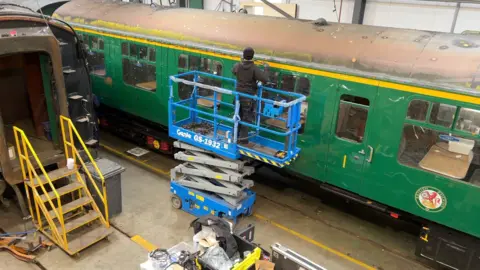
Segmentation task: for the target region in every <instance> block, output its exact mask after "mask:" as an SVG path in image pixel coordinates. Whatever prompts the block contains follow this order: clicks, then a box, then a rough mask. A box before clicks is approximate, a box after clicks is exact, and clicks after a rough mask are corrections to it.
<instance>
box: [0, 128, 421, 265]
mask: <svg viewBox="0 0 480 270" xmlns="http://www.w3.org/2000/svg"><path fill="white" fill-rule="evenodd" d="M102 142H103V143H104V144H105V145H107V146H109V147H108V148H109V149H110V150H114V151H117V154H121V155H124V154H123V153H124V151H125V150H128V149H130V148H133V147H134V145H132V144H130V143H127V142H125V141H123V140H120V139H118V138H116V137H113V136H111V135H108V134H103V135H102ZM99 154H100V156H102V157H106V158H109V159H111V160H113V161H115V162H117V163H119V164H121V165H122V166H124V167H125V168H126V171H125V172H124V173H123V175H122V195H123V212H122V213H121V214H120V215H119V216H116V217H114V218H112V224H113V226H114V227H115V228H116V231H115V233H114V234H113V235H112V236H111V237H109V240H108V241H101V242H99V243H98V244H96V245H94V246H92V247H91V248H89V249H87V250H85V251H83V252H82V253H81V255H80V256H79V257H70V256H68V255H67V254H66V253H64V252H63V251H61V250H60V249H58V248H55V249H53V250H52V251H50V252H46V251H45V252H42V253H41V254H40V255H39V256H38V261H39V262H40V263H41V264H42V265H43V267H45V268H46V269H48V270H50V269H139V264H140V263H142V262H144V261H145V260H146V257H147V251H146V250H145V249H144V248H142V247H141V246H140V245H138V244H137V243H135V242H134V241H132V240H131V239H130V237H133V236H135V235H139V236H141V237H142V238H144V239H145V240H147V241H148V242H150V243H152V244H153V245H155V246H158V247H162V248H168V247H171V246H173V245H175V244H177V243H178V242H181V241H186V242H189V241H191V238H192V231H191V230H190V229H189V228H188V226H189V223H190V222H191V221H192V220H193V219H194V217H193V216H191V215H190V214H187V213H185V212H183V211H180V210H176V209H173V208H172V207H171V205H170V192H169V178H168V175H166V174H165V173H168V170H169V169H170V168H171V167H172V166H174V165H175V164H176V162H175V161H174V160H171V159H170V158H168V157H165V156H162V155H158V154H154V153H149V154H147V155H145V156H143V157H142V158H140V159H137V160H134V161H136V162H137V163H139V162H141V163H142V164H144V165H143V166H144V167H148V168H147V169H146V168H144V167H141V166H139V165H138V164H136V162H132V160H127V159H125V158H123V157H121V156H119V155H113V154H112V152H109V151H105V150H102V151H100V153H99ZM130 159H134V158H130ZM254 190H255V191H256V192H257V195H258V198H257V202H256V204H255V207H254V215H253V216H251V217H246V218H242V219H241V220H240V222H239V224H238V226H239V227H242V226H246V225H247V224H254V225H255V228H256V233H255V242H257V243H259V244H261V246H263V247H264V248H266V249H269V246H270V245H272V244H273V243H275V242H279V243H281V244H282V245H285V246H288V247H290V248H291V249H293V250H295V251H297V252H298V253H300V254H302V255H304V256H306V257H308V258H310V259H311V260H312V261H314V262H316V263H318V264H320V265H322V266H324V267H326V268H327V269H375V268H377V269H429V268H426V267H425V266H424V263H425V262H423V261H421V262H419V261H416V259H415V257H414V255H413V250H414V246H415V244H414V241H415V236H413V235H410V234H407V233H404V232H398V231H393V230H392V229H389V228H385V227H384V226H379V225H377V224H374V222H372V221H366V220H363V219H359V218H357V217H355V216H354V215H350V214H348V213H345V212H343V211H339V210H337V209H335V208H332V207H330V206H328V205H326V204H323V203H322V202H321V201H320V200H319V199H318V198H317V197H313V196H309V195H306V194H305V193H302V192H299V191H296V190H293V189H289V188H283V189H276V188H272V187H270V186H268V185H262V184H258V183H257V184H256V186H255V188H254ZM24 224H26V225H24ZM25 226H27V227H25ZM30 227H31V225H30V224H29V222H28V221H27V223H25V222H23V221H22V220H21V219H20V218H19V215H18V211H16V210H15V208H12V207H10V208H9V209H7V210H0V228H2V229H4V230H5V231H19V230H24V229H25V228H26V229H29V228H30ZM387 247H388V248H387ZM7 267H8V268H7ZM0 269H38V267H37V266H35V265H31V264H26V263H23V262H19V261H17V260H16V259H14V258H13V257H12V256H10V255H9V254H7V253H0Z"/></svg>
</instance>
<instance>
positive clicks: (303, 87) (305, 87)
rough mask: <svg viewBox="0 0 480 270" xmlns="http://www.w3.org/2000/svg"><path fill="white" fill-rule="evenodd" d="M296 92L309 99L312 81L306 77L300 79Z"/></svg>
mask: <svg viewBox="0 0 480 270" xmlns="http://www.w3.org/2000/svg"><path fill="white" fill-rule="evenodd" d="M295 92H297V93H299V94H302V95H304V96H307V97H308V96H309V95H310V80H309V79H307V78H305V77H300V78H298V80H297V87H296V88H295Z"/></svg>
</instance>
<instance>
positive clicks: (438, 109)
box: [429, 103, 457, 128]
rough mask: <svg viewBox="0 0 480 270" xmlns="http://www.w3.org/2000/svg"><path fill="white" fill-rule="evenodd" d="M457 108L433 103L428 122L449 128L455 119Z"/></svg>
mask: <svg viewBox="0 0 480 270" xmlns="http://www.w3.org/2000/svg"><path fill="white" fill-rule="evenodd" d="M456 110H457V107H455V106H452V105H447V104H443V103H433V106H432V111H431V112H430V120H429V122H430V123H432V124H435V125H439V126H444V127H447V128H450V127H451V126H452V123H453V119H454V118H455V111H456Z"/></svg>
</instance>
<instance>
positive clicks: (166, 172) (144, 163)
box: [100, 143, 170, 176]
mask: <svg viewBox="0 0 480 270" xmlns="http://www.w3.org/2000/svg"><path fill="white" fill-rule="evenodd" d="M100 146H101V147H103V148H105V149H106V150H107V151H110V152H112V153H114V154H116V155H118V156H121V157H123V158H126V159H128V160H130V161H132V162H135V163H137V164H140V165H141V166H144V167H146V168H147V169H149V170H152V171H154V172H157V173H159V174H163V175H167V176H170V171H165V170H162V169H159V168H156V167H154V166H151V165H148V164H147V163H146V160H145V161H142V160H138V159H136V158H134V157H131V156H129V155H127V154H125V153H123V152H121V151H119V150H117V149H115V148H113V147H110V146H108V145H105V144H103V143H101V144H100Z"/></svg>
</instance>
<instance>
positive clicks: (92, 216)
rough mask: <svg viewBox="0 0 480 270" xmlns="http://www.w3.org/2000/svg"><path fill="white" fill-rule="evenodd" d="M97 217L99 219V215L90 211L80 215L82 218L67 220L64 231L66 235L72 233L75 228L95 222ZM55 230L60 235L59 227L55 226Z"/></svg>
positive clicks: (60, 228)
mask: <svg viewBox="0 0 480 270" xmlns="http://www.w3.org/2000/svg"><path fill="white" fill-rule="evenodd" d="M99 217H100V214H99V213H97V212H95V211H90V212H88V213H87V214H85V215H82V216H80V217H77V218H75V219H72V220H69V221H68V222H67V223H65V230H66V232H67V233H68V232H71V231H73V230H75V229H77V228H80V227H82V226H83V225H85V224H87V223H89V222H92V221H94V220H96V219H97V218H99ZM57 230H58V232H59V233H60V234H62V233H63V231H62V227H61V226H57Z"/></svg>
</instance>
